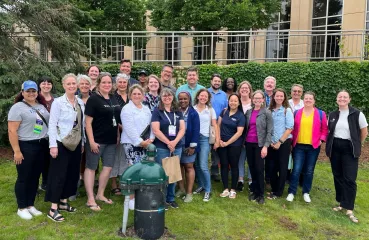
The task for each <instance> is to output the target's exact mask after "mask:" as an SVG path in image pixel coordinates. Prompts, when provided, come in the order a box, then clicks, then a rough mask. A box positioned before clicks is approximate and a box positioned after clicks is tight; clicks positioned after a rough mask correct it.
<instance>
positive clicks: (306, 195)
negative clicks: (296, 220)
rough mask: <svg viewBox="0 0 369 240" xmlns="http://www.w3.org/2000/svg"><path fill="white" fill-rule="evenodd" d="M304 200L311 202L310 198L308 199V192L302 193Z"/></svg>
mask: <svg viewBox="0 0 369 240" xmlns="http://www.w3.org/2000/svg"><path fill="white" fill-rule="evenodd" d="M304 200H305V202H307V203H310V202H311V199H310V195H309V193H304Z"/></svg>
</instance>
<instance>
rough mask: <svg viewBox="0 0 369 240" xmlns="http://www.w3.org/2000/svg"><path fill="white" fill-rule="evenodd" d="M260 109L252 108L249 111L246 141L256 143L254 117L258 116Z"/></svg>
mask: <svg viewBox="0 0 369 240" xmlns="http://www.w3.org/2000/svg"><path fill="white" fill-rule="evenodd" d="M259 111H260V110H253V111H252V113H251V118H250V123H249V132H248V133H247V136H246V142H249V143H258V131H257V129H256V117H257V116H258V114H259Z"/></svg>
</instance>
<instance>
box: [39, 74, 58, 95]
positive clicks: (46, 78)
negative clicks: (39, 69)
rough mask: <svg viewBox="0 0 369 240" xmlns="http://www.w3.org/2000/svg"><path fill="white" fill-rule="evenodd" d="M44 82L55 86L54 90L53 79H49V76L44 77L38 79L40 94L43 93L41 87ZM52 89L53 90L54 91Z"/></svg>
mask: <svg viewBox="0 0 369 240" xmlns="http://www.w3.org/2000/svg"><path fill="white" fill-rule="evenodd" d="M43 82H48V83H51V85H53V86H52V89H53V88H54V83H53V80H52V79H51V77H49V76H42V77H40V78H39V79H38V81H37V86H38V91H39V92H41V88H40V85H41V83H43ZM52 89H51V90H52Z"/></svg>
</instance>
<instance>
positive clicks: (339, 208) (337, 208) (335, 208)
mask: <svg viewBox="0 0 369 240" xmlns="http://www.w3.org/2000/svg"><path fill="white" fill-rule="evenodd" d="M342 209H343V208H342V207H341V206H338V207H334V208H332V210H333V211H335V212H340V211H342Z"/></svg>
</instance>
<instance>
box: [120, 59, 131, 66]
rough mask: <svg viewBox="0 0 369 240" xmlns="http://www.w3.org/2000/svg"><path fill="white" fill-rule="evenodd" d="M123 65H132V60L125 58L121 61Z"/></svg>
mask: <svg viewBox="0 0 369 240" xmlns="http://www.w3.org/2000/svg"><path fill="white" fill-rule="evenodd" d="M122 63H129V64H131V60H129V59H125V58H123V59H122V60H120V64H122ZM131 65H132V64H131Z"/></svg>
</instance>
